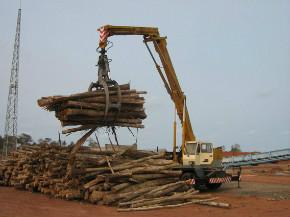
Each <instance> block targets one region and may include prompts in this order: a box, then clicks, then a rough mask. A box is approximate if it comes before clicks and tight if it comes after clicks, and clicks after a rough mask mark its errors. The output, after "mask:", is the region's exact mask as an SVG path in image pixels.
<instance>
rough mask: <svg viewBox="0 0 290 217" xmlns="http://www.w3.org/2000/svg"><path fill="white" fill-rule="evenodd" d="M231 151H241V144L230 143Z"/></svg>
mask: <svg viewBox="0 0 290 217" xmlns="http://www.w3.org/2000/svg"><path fill="white" fill-rule="evenodd" d="M231 152H241V146H240V145H239V144H234V145H232V146H231Z"/></svg>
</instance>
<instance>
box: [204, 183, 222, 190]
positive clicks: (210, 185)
mask: <svg viewBox="0 0 290 217" xmlns="http://www.w3.org/2000/svg"><path fill="white" fill-rule="evenodd" d="M221 185H222V183H207V184H206V187H207V188H208V189H209V190H216V189H218V188H219V187H221Z"/></svg>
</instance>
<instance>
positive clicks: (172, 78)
mask: <svg viewBox="0 0 290 217" xmlns="http://www.w3.org/2000/svg"><path fill="white" fill-rule="evenodd" d="M98 31H100V41H99V47H100V48H101V49H105V47H106V46H107V38H108V37H110V36H114V35H142V36H143V37H144V42H145V45H146V47H147V48H148V50H149V52H150V54H151V56H152V58H153V60H154V63H155V66H156V68H157V70H158V73H159V75H160V77H161V79H162V81H163V82H164V85H165V88H166V90H167V92H168V94H169V95H170V97H171V99H172V101H173V102H174V104H175V107H176V111H177V114H178V117H179V119H180V121H181V123H182V127H183V139H182V140H183V141H182V145H184V142H185V141H195V140H196V137H195V135H194V133H193V130H192V126H191V122H190V118H189V113H188V110H187V106H186V99H185V95H184V93H183V91H182V89H181V87H180V84H179V81H178V78H177V76H176V73H175V70H174V67H173V64H172V62H171V58H170V55H169V53H168V50H167V43H166V37H160V35H159V31H158V28H155V27H133V26H111V25H105V26H103V27H101V28H99V29H98ZM147 42H152V43H153V45H154V48H155V51H156V52H157V53H158V55H159V58H160V60H161V63H162V66H163V69H164V73H163V72H162V70H161V67H160V66H159V65H158V63H157V62H156V61H155V59H154V57H153V54H152V53H151V51H150V49H149V46H148V45H147Z"/></svg>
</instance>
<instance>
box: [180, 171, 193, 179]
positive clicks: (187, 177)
mask: <svg viewBox="0 0 290 217" xmlns="http://www.w3.org/2000/svg"><path fill="white" fill-rule="evenodd" d="M192 178H193V174H192V173H189V172H186V173H183V174H182V175H181V178H180V179H181V180H182V181H186V180H188V179H192Z"/></svg>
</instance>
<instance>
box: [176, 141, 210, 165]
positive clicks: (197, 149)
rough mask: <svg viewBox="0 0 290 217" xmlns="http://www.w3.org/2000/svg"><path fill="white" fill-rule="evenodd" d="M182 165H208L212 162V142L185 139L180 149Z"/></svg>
mask: <svg viewBox="0 0 290 217" xmlns="http://www.w3.org/2000/svg"><path fill="white" fill-rule="evenodd" d="M182 162H183V165H184V166H190V165H192V166H194V165H210V164H212V162H213V146H212V143H205V142H197V141H187V142H186V143H185V145H184V150H183V151H182Z"/></svg>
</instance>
